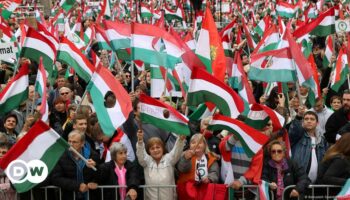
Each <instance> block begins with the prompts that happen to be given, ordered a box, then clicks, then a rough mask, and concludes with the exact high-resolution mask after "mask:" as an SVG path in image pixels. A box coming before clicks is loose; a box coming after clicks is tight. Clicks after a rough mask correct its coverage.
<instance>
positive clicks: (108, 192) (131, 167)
mask: <svg viewBox="0 0 350 200" xmlns="http://www.w3.org/2000/svg"><path fill="white" fill-rule="evenodd" d="M124 167H125V169H126V177H125V178H126V185H127V189H126V193H128V191H129V190H130V189H135V190H136V191H137V192H138V187H139V185H140V180H141V178H140V173H139V172H140V171H142V169H141V168H140V166H139V165H138V164H137V163H136V162H130V161H129V160H127V161H126V163H125V165H124ZM114 169H115V162H114V161H113V160H111V161H109V162H106V163H103V164H101V165H100V166H99V169H98V171H99V180H98V183H99V185H119V184H118V176H117V175H116V173H115V171H114ZM117 191H118V193H119V189H118V190H117ZM103 196H104V199H115V197H116V194H115V189H104V190H103ZM138 196H139V197H140V196H141V195H140V194H139V192H138ZM118 199H120V196H119V194H118Z"/></svg>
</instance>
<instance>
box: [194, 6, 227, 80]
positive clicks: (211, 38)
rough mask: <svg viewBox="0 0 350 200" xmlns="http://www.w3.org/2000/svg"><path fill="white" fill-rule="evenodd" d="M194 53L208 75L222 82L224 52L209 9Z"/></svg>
mask: <svg viewBox="0 0 350 200" xmlns="http://www.w3.org/2000/svg"><path fill="white" fill-rule="evenodd" d="M195 53H196V54H197V56H198V57H199V58H200V60H201V61H202V62H203V63H204V65H205V66H206V68H207V71H208V72H209V73H210V74H213V75H214V76H215V77H217V78H218V79H219V80H220V81H224V78H225V72H226V69H225V67H224V66H226V58H225V52H224V49H223V47H222V44H221V39H220V35H219V33H218V31H217V28H216V25H215V22H214V19H213V16H212V15H211V11H210V9H209V7H207V9H206V11H205V17H204V20H203V23H202V28H201V30H200V33H199V37H198V40H197V46H196V51H195Z"/></svg>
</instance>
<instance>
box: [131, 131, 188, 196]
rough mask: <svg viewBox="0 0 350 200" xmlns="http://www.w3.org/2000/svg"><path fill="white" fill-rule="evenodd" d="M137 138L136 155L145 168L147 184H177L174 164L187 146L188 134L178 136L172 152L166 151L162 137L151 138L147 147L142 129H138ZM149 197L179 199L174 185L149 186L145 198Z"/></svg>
mask: <svg viewBox="0 0 350 200" xmlns="http://www.w3.org/2000/svg"><path fill="white" fill-rule="evenodd" d="M137 138H138V142H137V145H136V155H137V158H138V161H139V163H140V165H141V166H142V167H143V168H144V174H145V181H146V185H152V186H154V185H158V186H167V185H175V177H174V169H175V167H174V166H175V164H176V163H177V162H178V161H179V159H180V156H181V154H182V151H183V148H184V146H185V143H184V141H185V138H186V136H179V137H178V138H177V140H176V143H175V146H174V148H173V149H172V150H171V151H170V153H166V152H165V146H164V142H163V141H162V140H161V139H160V138H157V137H152V138H150V139H149V140H148V142H147V146H146V148H145V144H144V142H143V132H142V131H141V130H139V131H138V133H137ZM158 189H159V191H158ZM149 199H152V200H156V199H167V200H175V199H177V195H176V189H175V188H172V187H170V188H164V187H163V188H156V187H152V188H147V189H146V190H145V200H149Z"/></svg>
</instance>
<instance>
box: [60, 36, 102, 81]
mask: <svg viewBox="0 0 350 200" xmlns="http://www.w3.org/2000/svg"><path fill="white" fill-rule="evenodd" d="M57 60H58V61H61V62H63V63H66V64H67V65H69V66H71V67H73V69H74V71H75V72H76V73H77V74H78V75H79V76H80V77H81V78H82V79H83V80H84V81H85V82H89V81H90V79H91V76H92V74H93V73H94V71H95V67H94V66H93V65H92V64H91V63H90V61H89V60H88V59H87V58H86V56H85V55H84V54H83V53H82V52H81V51H80V50H79V49H78V48H77V47H76V46H75V45H74V44H73V43H72V42H70V41H69V40H68V39H67V38H64V37H63V38H62V40H61V43H60V47H59V50H58V53H57Z"/></svg>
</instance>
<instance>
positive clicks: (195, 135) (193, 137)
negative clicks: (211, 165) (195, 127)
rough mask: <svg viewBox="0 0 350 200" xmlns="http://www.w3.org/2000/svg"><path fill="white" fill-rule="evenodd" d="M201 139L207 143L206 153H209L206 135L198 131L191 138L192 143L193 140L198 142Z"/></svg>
mask: <svg viewBox="0 0 350 200" xmlns="http://www.w3.org/2000/svg"><path fill="white" fill-rule="evenodd" d="M199 140H202V141H203V142H204V145H205V149H204V153H209V148H208V143H207V140H206V139H205V137H204V135H203V134H201V133H196V134H194V135H192V137H191V140H190V144H191V143H192V142H196V143H198V141H199Z"/></svg>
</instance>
